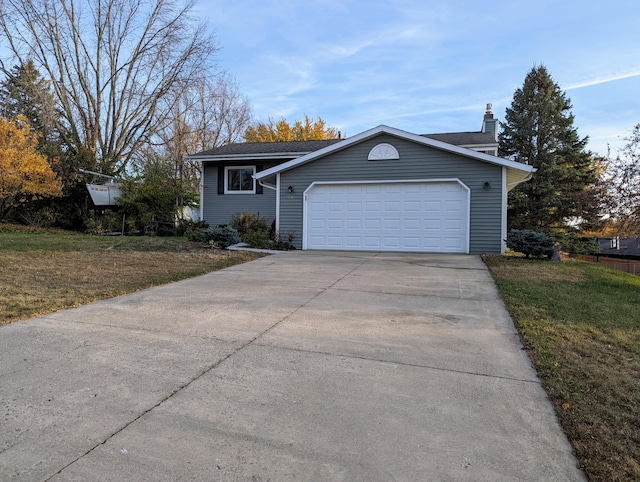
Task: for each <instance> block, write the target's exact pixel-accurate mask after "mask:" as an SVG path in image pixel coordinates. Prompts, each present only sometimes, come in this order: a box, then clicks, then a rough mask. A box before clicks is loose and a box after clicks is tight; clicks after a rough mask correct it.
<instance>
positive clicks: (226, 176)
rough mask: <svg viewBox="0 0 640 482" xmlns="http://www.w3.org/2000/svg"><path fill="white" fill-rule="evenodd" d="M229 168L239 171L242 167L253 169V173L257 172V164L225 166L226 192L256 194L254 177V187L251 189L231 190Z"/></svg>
mask: <svg viewBox="0 0 640 482" xmlns="http://www.w3.org/2000/svg"><path fill="white" fill-rule="evenodd" d="M229 169H231V170H234V171H237V170H240V169H252V170H253V175H252V176H254V175H255V174H256V166H225V167H224V193H225V194H255V193H256V180H255V179H254V178H253V177H252V178H251V180H252V181H253V189H252V190H251V191H234V190H229Z"/></svg>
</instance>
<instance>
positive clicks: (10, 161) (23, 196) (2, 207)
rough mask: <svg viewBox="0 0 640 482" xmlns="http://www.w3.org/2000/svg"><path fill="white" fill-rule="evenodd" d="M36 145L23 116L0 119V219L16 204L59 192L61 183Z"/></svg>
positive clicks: (35, 139)
mask: <svg viewBox="0 0 640 482" xmlns="http://www.w3.org/2000/svg"><path fill="white" fill-rule="evenodd" d="M37 146H38V139H37V136H36V134H34V133H32V132H31V127H30V126H29V124H28V123H27V122H26V119H25V118H24V117H18V118H17V119H16V120H14V121H10V120H7V119H2V118H0V220H1V219H4V218H5V216H6V215H7V213H9V211H10V210H11V209H12V208H13V207H15V206H17V205H18V204H20V203H24V202H27V201H31V200H36V199H40V198H42V197H45V196H60V195H61V194H62V183H61V182H60V180H59V179H57V178H56V175H55V173H54V172H53V170H52V169H51V166H49V164H48V163H47V159H46V158H45V157H44V156H43V155H41V154H38V152H37V151H36V147H37Z"/></svg>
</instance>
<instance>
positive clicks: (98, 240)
mask: <svg viewBox="0 0 640 482" xmlns="http://www.w3.org/2000/svg"><path fill="white" fill-rule="evenodd" d="M256 257H259V255H256V254H254V253H246V252H245V253H232V252H229V251H218V250H212V249H208V248H204V247H203V246H202V245H201V244H199V243H190V242H187V241H186V240H185V239H184V238H149V237H121V236H118V237H109V236H87V235H82V234H76V233H69V232H64V231H52V230H42V229H29V228H23V227H18V226H11V225H1V224H0V325H1V324H4V323H10V322H14V321H18V320H23V319H26V318H29V317H32V316H37V315H41V314H45V313H50V312H52V311H57V310H61V309H65V308H71V307H74V306H79V305H82V304H85V303H89V302H92V301H96V300H99V299H104V298H110V297H113V296H117V295H121V294H125V293H130V292H132V291H136V290H139V289H143V288H148V287H151V286H155V285H159V284H163V283H168V282H171V281H177V280H181V279H185V278H190V277H193V276H197V275H200V274H204V273H207V272H210V271H215V270H218V269H222V268H225V267H228V266H232V265H234V264H237V263H243V262H246V261H250V260H252V259H255V258H256Z"/></svg>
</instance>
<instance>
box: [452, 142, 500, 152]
mask: <svg viewBox="0 0 640 482" xmlns="http://www.w3.org/2000/svg"><path fill="white" fill-rule="evenodd" d="M499 146H500V144H498V143H497V142H496V143H491V144H460V145H459V146H458V147H464V148H465V149H471V150H472V151H477V150H480V149H482V150H485V149H496V148H497V147H499Z"/></svg>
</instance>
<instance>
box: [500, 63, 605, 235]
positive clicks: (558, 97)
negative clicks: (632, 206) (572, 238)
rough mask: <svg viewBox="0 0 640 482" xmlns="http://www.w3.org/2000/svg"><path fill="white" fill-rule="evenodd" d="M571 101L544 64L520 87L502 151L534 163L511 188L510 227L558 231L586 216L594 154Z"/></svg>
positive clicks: (505, 126)
mask: <svg viewBox="0 0 640 482" xmlns="http://www.w3.org/2000/svg"><path fill="white" fill-rule="evenodd" d="M571 107H572V106H571V101H570V100H569V98H568V97H567V96H566V94H565V93H564V92H563V91H562V90H561V89H560V87H559V86H558V84H557V83H555V82H554V81H553V79H552V78H551V76H550V75H549V72H548V71H547V69H546V68H545V67H544V66H538V67H534V68H532V69H531V71H530V72H529V73H528V74H527V76H526V78H525V80H524V84H523V86H522V88H520V89H518V90H516V92H515V93H514V96H513V102H512V103H511V107H510V108H507V112H506V116H505V122H504V123H503V124H502V132H501V133H500V135H499V140H500V152H501V154H502V155H503V156H504V157H507V158H508V159H511V160H513V161H517V162H522V163H525V164H529V165H531V166H534V167H535V168H536V169H537V171H536V172H535V173H534V174H533V177H532V179H531V180H530V181H529V182H525V183H522V184H520V185H518V186H517V187H516V188H514V189H513V190H511V191H510V192H509V198H508V208H509V209H508V223H509V228H510V229H530V230H533V231H542V232H545V233H548V234H558V233H560V232H563V231H565V230H566V229H567V227H568V226H569V224H570V223H572V222H573V221H575V220H584V221H588V219H586V218H587V217H589V216H591V215H592V213H589V212H585V210H584V209H583V207H584V206H585V202H584V197H585V193H587V195H588V191H589V190H590V187H591V186H592V185H593V184H594V182H595V181H596V171H595V169H594V166H593V156H592V155H591V153H590V152H588V151H586V150H585V146H586V144H587V140H588V138H587V137H584V138H580V137H579V136H578V132H577V129H576V128H575V127H574V126H573V121H574V116H573V114H572V113H571Z"/></svg>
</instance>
